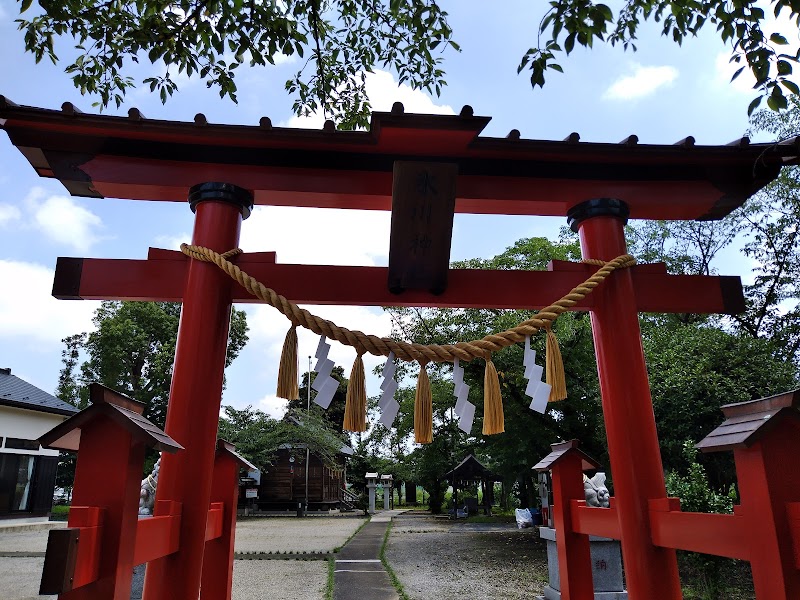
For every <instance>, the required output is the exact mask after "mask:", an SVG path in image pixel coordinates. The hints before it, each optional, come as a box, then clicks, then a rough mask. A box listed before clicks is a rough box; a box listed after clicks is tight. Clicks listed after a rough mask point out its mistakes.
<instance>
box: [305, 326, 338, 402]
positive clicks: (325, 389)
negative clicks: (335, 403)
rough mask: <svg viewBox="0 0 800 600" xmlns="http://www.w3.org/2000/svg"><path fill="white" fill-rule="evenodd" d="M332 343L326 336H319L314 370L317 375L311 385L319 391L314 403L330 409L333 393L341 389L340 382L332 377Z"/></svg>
mask: <svg viewBox="0 0 800 600" xmlns="http://www.w3.org/2000/svg"><path fill="white" fill-rule="evenodd" d="M330 349H331V345H330V344H329V343H328V342H327V340H326V339H325V336H324V335H323V336H322V337H320V338H319V344H318V345H317V352H316V354H315V355H314V356H316V358H317V364H316V365H314V371H315V372H316V374H317V376H316V377H315V378H314V383H312V384H311V387H312V388H313V389H315V390H316V391H317V396H316V398H314V403H315V404H319V405H320V406H321V407H322V408H324V409H326V410H327V409H328V407H329V406H330V405H331V400H333V395H334V394H335V393H336V390H338V389H339V382H338V381H336V380H335V379H334V378H333V377H331V371H332V370H333V361H332V360H331V359H329V358H328V351H329V350H330Z"/></svg>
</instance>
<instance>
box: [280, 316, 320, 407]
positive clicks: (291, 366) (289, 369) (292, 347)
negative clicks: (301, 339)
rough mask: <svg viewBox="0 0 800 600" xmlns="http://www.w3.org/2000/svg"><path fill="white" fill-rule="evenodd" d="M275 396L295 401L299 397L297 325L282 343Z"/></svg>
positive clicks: (290, 330)
mask: <svg viewBox="0 0 800 600" xmlns="http://www.w3.org/2000/svg"><path fill="white" fill-rule="evenodd" d="M310 383H311V382H309V384H310ZM275 395H276V396H278V398H284V399H286V400H297V399H298V398H299V397H300V390H299V389H298V387H297V325H292V327H291V329H289V331H288V332H287V333H286V339H285V340H284V341H283V350H282V351H281V362H280V365H279V366H278V391H277V392H276V393H275Z"/></svg>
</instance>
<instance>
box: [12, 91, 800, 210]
mask: <svg viewBox="0 0 800 600" xmlns="http://www.w3.org/2000/svg"><path fill="white" fill-rule="evenodd" d="M490 120H491V118H490V117H481V116H475V115H474V114H473V111H472V109H471V108H470V107H469V106H465V107H464V108H463V109H462V111H461V114H459V115H418V114H405V112H404V110H403V107H402V104H400V103H396V104H395V106H394V107H393V109H392V111H391V112H375V113H373V114H372V119H371V125H370V129H369V130H368V131H337V130H336V128H335V126H334V125H333V123H332V122H330V121H329V122H327V123H326V124H325V126H324V127H323V129H321V130H308V129H289V128H281V127H273V126H272V124H271V122H270V120H269V119H268V118H266V117H264V118H262V119H261V122H260V123H259V125H253V126H246V125H218V124H212V123H208V122H207V119H206V118H205V117H204V116H203V115H202V114H198V115H197V116H196V117H195V118H194V121H191V122H178V121H165V120H157V119H147V118H145V117H144V116H143V115H142V114H141V113H140V112H139V111H138V110H137V109H135V108H132V109H130V111H129V113H128V116H127V117H122V116H111V115H96V114H84V113H82V112H80V111H79V110H78V109H76V108H75V107H74V106H73V105H72V104H70V103H64V105H63V106H62V108H61V110H51V109H43V108H35V107H27V106H18V105H16V104H14V103H13V102H11V101H10V100H8V99H6V98H5V97H3V96H0V128H1V129H3V130H5V132H6V133H7V134H8V136H9V138H10V140H11V142H12V143H13V144H14V145H15V146H16V147H17V148H18V149H19V150H20V152H21V153H22V154H23V155H24V156H25V157H26V158H27V159H28V161H29V162H30V164H31V166H32V167H33V168H34V169H35V170H36V172H37V173H38V174H39V175H40V176H42V177H49V178H55V179H58V180H59V181H61V183H62V184H63V185H64V187H66V189H67V190H68V191H69V192H70V193H71V194H73V195H76V196H89V197H97V198H103V197H112V198H127V199H132V200H163V201H185V200H186V198H187V195H188V190H189V188H190V187H191V186H193V185H195V184H197V183H202V182H205V181H224V182H226V183H232V184H235V185H238V186H240V187H243V188H245V189H248V190H250V191H252V192H253V195H254V200H255V203H256V204H262V205H282V206H307V207H324V208H358V209H375V210H391V203H392V173H393V169H394V165H395V162H397V161H421V162H439V163H442V162H443V163H453V164H456V165H457V167H458V180H457V187H456V205H455V210H456V212H461V213H484V214H511V215H522V214H525V215H551V216H564V215H566V213H567V211H568V210H569V209H570V208H571V207H572V206H574V205H576V204H579V203H581V202H584V201H585V200H588V199H591V198H600V197H609V198H617V199H619V200H622V201H624V202H626V203H627V204H628V206H629V207H630V213H631V215H630V216H631V218H645V219H718V218H721V217H723V216H724V215H726V214H728V213H729V212H730V211H732V210H733V209H735V208H736V207H738V206H740V205H741V204H742V203H743V202H744V201H745V200H746V199H747V198H748V197H749V196H750V195H752V194H754V193H755V192H757V191H758V190H759V189H761V188H762V187H763V186H765V185H766V184H768V183H769V182H770V181H772V180H773V179H774V178H775V177H776V176H777V174H778V172H779V170H780V167H781V166H783V165H787V164H790V165H794V164H797V163H798V155H800V140H798V139H797V138H796V139H794V140H790V141H788V142H785V143H781V144H750V143H749V140H748V139H747V138H741V139H739V140H735V141H734V142H733V143H731V144H729V145H722V146H705V145H702V146H701V145H697V144H695V140H694V138H692V137H687V138H685V139H683V140H681V141H679V142H678V143H676V144H674V145H654V144H640V143H638V138H637V137H636V136H635V135H632V136H628V137H626V138H625V139H623V140H622V141H621V142H620V143H618V144H609V143H592V142H584V141H581V140H580V136H579V135H578V134H577V133H573V134H570V135H569V136H568V137H567V138H566V139H565V140H562V141H545V140H535V139H523V138H522V137H521V135H520V133H519V131H517V130H512V131H511V132H510V133H509V134H508V135H507V136H506V137H504V138H497V137H489V136H482V135H480V134H481V132H482V131H483V129H484V128H485V127H486V125H487V124H488V123H489V121H490Z"/></svg>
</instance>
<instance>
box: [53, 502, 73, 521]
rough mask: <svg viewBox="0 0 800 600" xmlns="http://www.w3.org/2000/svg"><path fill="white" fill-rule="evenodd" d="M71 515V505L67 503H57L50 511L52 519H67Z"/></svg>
mask: <svg viewBox="0 0 800 600" xmlns="http://www.w3.org/2000/svg"><path fill="white" fill-rule="evenodd" d="M68 517H69V506H68V505H66V504H57V505H56V506H54V507H53V510H51V511H50V520H51V521H66V520H67V518H68Z"/></svg>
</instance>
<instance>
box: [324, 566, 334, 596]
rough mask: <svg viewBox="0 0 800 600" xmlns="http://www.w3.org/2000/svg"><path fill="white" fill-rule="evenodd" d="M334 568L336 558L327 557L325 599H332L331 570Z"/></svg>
mask: <svg viewBox="0 0 800 600" xmlns="http://www.w3.org/2000/svg"><path fill="white" fill-rule="evenodd" d="M335 570H336V559H335V558H334V557H332V556H331V557H330V558H329V559H328V583H327V585H326V586H325V600H333V576H334V575H333V572H334V571H335Z"/></svg>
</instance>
